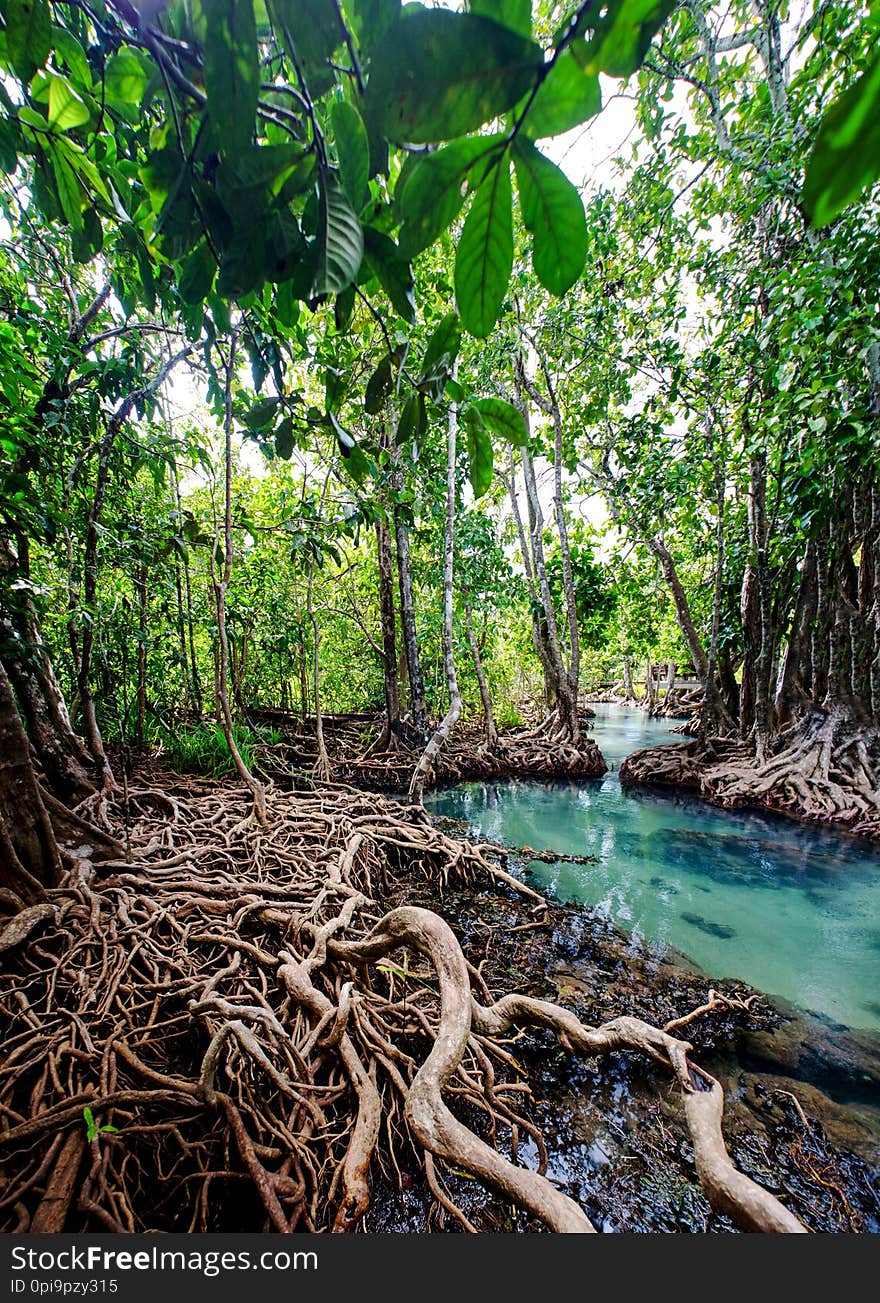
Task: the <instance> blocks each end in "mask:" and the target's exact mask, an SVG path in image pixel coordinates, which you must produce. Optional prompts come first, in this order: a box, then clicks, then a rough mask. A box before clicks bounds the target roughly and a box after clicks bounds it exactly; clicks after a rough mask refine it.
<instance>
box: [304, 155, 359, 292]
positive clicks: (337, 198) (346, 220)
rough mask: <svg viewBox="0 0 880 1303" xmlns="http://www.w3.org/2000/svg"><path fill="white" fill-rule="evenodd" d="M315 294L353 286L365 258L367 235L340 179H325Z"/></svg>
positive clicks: (331, 177) (321, 202)
mask: <svg viewBox="0 0 880 1303" xmlns="http://www.w3.org/2000/svg"><path fill="white" fill-rule="evenodd" d="M315 254H316V262H315V274H314V279H313V281H312V294H313V295H314V296H317V295H319V294H338V293H339V291H340V290H344V289H345V288H346V286H348V285H351V283H352V282H353V281H354V279H355V277H356V276H357V274H358V270H359V268H360V265H361V260H362V259H363V256H364V233H363V231H362V230H361V224H360V222H359V221H358V219H357V214H356V213H355V211H354V209H353V208H352V206H351V204H350V203H349V200H348V196H347V195H346V193H345V191H344V190H343V189H342V186H341V185H340V184H339V182H338V181H337V179H336V177H334V176H330V175H325V176H324V177H323V178H322V184H321V195H320V204H319V217H318V230H317V232H316V235H315Z"/></svg>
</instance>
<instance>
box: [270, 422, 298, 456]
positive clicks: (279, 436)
mask: <svg viewBox="0 0 880 1303" xmlns="http://www.w3.org/2000/svg"><path fill="white" fill-rule="evenodd" d="M294 442H295V441H294V437H293V421H292V420H291V419H290V417H289V416H285V418H284V420H283V421H282V422H281V424H280V425H279V426H278V429H277V430H276V431H275V456H276V457H280V458H281V460H282V461H290V458H291V457H292V455H293V447H294Z"/></svg>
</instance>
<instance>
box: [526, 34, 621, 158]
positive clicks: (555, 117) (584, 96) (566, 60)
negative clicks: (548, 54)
mask: <svg viewBox="0 0 880 1303" xmlns="http://www.w3.org/2000/svg"><path fill="white" fill-rule="evenodd" d="M601 107H602V92H601V90H600V89H599V76H598V73H588V72H584V70H583V69H582V68H581V67H580V66H579V65H578V62H577V60H576V59H575V58H574V55H573V54H572V52H571V50H566V51H565V52H564V53H563V54H562V55H560V57H559V58H558V59H557V60H556V63H555V64H554V65H553V67H552V68H551V69H550V71H549V72H548V74H547V76H546V77H545V78H544V81H543V82H542V83H541V86H540V88H539V90H538V93H537V95H536V96H535V98H534V99H533V100H532V103H531V105H530V107H529V111H528V113H527V115H526V118H525V122H524V123H523V126H524V129H525V131H526V132H527V134H528V135H530V136H532V137H533V138H534V139H535V140H540V139H541V137H543V136H558V135H559V134H560V133H561V132H563V131H570V130H571V128H572V127H576V126H578V124H579V123H581V122H586V120H587V118H591V117H593V116H594V114H596V113H598V112H599V110H600V109H601Z"/></svg>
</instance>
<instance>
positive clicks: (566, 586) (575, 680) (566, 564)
mask: <svg viewBox="0 0 880 1303" xmlns="http://www.w3.org/2000/svg"><path fill="white" fill-rule="evenodd" d="M541 369H542V371H543V373H544V383H545V384H546V386H547V396H548V398H549V400H550V414H551V415H552V417H553V432H554V438H553V510H554V514H555V517H556V532H557V534H558V536H559V558H560V561H561V564H562V590H563V593H564V595H565V613H566V620H567V624H568V644H569V661H568V674H567V678H568V693H569V696H570V697H571V699H572V701H573V702H574V715H575V723H576V733H579V732H580V724H579V721H578V716H577V699H578V690H579V687H580V663H581V644H580V634H579V630H578V615H577V601H576V598H575V592H574V575H573V573H572V566H571V545H570V543H569V539H568V524H567V522H566V519H565V503H564V501H563V496H562V452H563V449H562V433H563V431H562V413H561V411H560V409H559V401H558V399H557V397H556V390H555V388H554V386H553V383H552V381H551V379H550V371H549V368H548V366H547V361H546V359H545V358H544V356H543V354H542V355H541Z"/></svg>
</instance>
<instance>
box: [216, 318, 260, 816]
mask: <svg viewBox="0 0 880 1303" xmlns="http://www.w3.org/2000/svg"><path fill="white" fill-rule="evenodd" d="M237 341H238V336H237V334H233V336H232V339H231V341H230V344H229V356H228V359H227V361H226V395H225V413H224V422H223V432H224V512H223V571H222V575H220V576H218V574H217V560H216V557H217V548H216V546H215V547H214V548H212V549H211V586H212V588H213V590H214V604H215V609H216V612H217V631H218V635H219V649H218V651H219V655H218V657H217V671H218V672H217V700H218V704H219V706H220V712H221V727H222V729H223V736H224V737H225V738H226V745H227V746H228V747H229V754H230V755H231V756H232V761H233V764H234V765H235V768H236V769H237V771H238V774H239V777H240V778H241V780H242V782H244V784H245V786H246V787H247V788H248V789H249V790H250V793H251V795H252V796H253V798H254V817H255V818H256V820H257V822H258V823H265V822H266V789H265V788H264V787H263V784H262V783H261V782H259V781H258V780H257V779H256V778H254V776H253V774H252V773H251V771H250V770H249V769H248V767H247V765H246V764H245V762H244V758H243V757H242V754H241V752H240V751H239V749H238V747H237V746H236V742H235V735H234V733H233V723H232V711H231V709H230V706H229V640H228V638H227V634H226V593H227V590H228V588H229V580H230V577H231V575H232V376H233V373H234V369H235V349H236V344H237Z"/></svg>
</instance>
